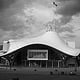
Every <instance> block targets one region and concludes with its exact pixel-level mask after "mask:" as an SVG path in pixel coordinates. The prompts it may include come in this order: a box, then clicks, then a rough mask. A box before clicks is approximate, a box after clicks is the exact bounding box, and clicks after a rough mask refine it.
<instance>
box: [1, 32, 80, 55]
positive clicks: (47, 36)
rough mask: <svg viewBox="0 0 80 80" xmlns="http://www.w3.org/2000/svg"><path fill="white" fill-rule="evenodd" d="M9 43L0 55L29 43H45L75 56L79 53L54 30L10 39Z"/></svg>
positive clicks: (79, 51)
mask: <svg viewBox="0 0 80 80" xmlns="http://www.w3.org/2000/svg"><path fill="white" fill-rule="evenodd" d="M9 44H10V45H9V49H8V51H7V53H4V54H3V53H0V56H4V55H7V54H10V53H12V52H14V51H16V50H17V49H20V48H22V47H24V46H28V45H30V44H45V45H48V46H50V47H53V48H55V49H57V50H60V51H61V52H63V53H65V54H68V55H72V56H77V55H79V53H80V50H79V49H73V48H71V47H69V46H67V45H66V44H65V43H64V42H63V41H62V40H61V38H60V37H59V36H58V34H57V33H56V32H55V31H48V32H46V33H44V34H43V35H41V36H38V37H35V38H29V39H27V38H23V39H20V40H15V41H11V42H10V43H9Z"/></svg>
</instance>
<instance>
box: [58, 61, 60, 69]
mask: <svg viewBox="0 0 80 80" xmlns="http://www.w3.org/2000/svg"><path fill="white" fill-rule="evenodd" d="M59 67H60V66H59V60H58V68H59Z"/></svg>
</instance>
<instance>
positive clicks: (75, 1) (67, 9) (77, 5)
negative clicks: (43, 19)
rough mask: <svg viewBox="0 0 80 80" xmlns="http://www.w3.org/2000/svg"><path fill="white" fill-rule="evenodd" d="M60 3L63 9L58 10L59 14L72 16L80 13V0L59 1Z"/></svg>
mask: <svg viewBox="0 0 80 80" xmlns="http://www.w3.org/2000/svg"><path fill="white" fill-rule="evenodd" d="M58 1H60V2H61V3H62V4H61V6H62V7H61V8H60V9H58V10H57V13H59V14H62V15H63V16H72V15H75V14H78V13H79V12H80V0H58Z"/></svg>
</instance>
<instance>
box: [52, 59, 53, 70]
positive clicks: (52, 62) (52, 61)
mask: <svg viewBox="0 0 80 80" xmlns="http://www.w3.org/2000/svg"><path fill="white" fill-rule="evenodd" d="M52 68H53V60H52Z"/></svg>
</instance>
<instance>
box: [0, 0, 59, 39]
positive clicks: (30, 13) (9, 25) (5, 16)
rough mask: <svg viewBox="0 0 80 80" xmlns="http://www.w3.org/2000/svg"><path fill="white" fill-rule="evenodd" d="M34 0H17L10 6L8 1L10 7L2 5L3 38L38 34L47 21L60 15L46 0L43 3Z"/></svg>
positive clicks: (0, 16)
mask: <svg viewBox="0 0 80 80" xmlns="http://www.w3.org/2000/svg"><path fill="white" fill-rule="evenodd" d="M34 1H36V0H34ZM34 1H33V0H17V1H15V2H11V3H10V6H9V4H7V3H6V5H5V6H8V7H5V6H4V7H2V9H3V10H2V11H1V13H0V29H1V31H0V34H1V36H0V37H1V38H2V39H1V40H5V39H10V38H19V37H23V36H25V35H26V36H27V35H33V34H37V33H39V32H40V30H43V29H44V28H45V24H46V23H48V22H49V21H52V20H53V19H58V18H59V17H60V16H58V15H56V14H55V13H54V10H55V9H54V10H53V9H52V8H51V7H48V6H47V5H48V4H47V5H46V6H45V4H46V3H47V2H46V1H45V0H44V1H43V2H44V3H43V4H42V2H41V3H40V0H39V1H38V2H34ZM47 1H48V0H47ZM4 3H5V1H4ZM0 8H1V7H0ZM54 16H55V17H54Z"/></svg>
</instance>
